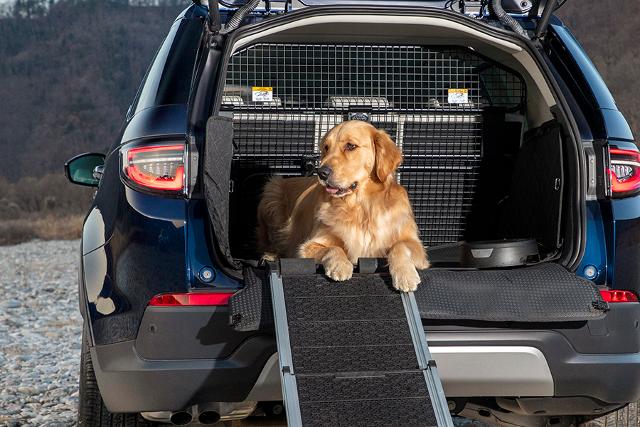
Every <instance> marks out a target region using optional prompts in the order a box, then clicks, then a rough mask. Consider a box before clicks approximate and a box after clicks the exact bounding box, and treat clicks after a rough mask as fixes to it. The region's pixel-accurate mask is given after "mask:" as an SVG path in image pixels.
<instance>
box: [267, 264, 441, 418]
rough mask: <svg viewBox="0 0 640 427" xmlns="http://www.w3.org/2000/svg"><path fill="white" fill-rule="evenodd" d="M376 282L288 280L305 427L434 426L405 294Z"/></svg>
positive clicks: (287, 295) (286, 288)
mask: <svg viewBox="0 0 640 427" xmlns="http://www.w3.org/2000/svg"><path fill="white" fill-rule="evenodd" d="M370 277H371V276H370V275H358V276H356V277H354V279H352V280H350V281H349V282H348V283H336V282H333V281H331V280H329V279H327V278H325V277H324V276H322V275H319V274H301V275H290V276H283V277H282V288H283V290H284V301H285V306H286V313H287V324H288V328H289V337H290V338H289V339H290V344H291V355H292V358H293V369H294V370H295V377H296V382H297V394H298V398H299V402H300V414H301V418H302V425H304V426H305V427H309V426H318V427H320V426H322V427H324V426H349V427H351V426H363V427H364V426H367V427H368V426H385V427H386V426H398V427H400V426H435V425H436V419H435V414H434V412H433V407H432V404H431V398H430V395H429V391H428V390H427V386H426V383H425V376H424V374H423V372H422V370H420V367H419V363H418V360H417V357H416V351H415V349H414V346H413V341H412V337H411V332H410V329H409V323H408V322H407V317H406V314H405V309H404V306H403V302H402V299H401V297H400V294H399V293H398V292H396V291H394V290H392V289H391V288H390V286H389V282H388V281H387V280H370ZM376 277H377V278H378V279H380V276H376ZM265 286H267V285H266V284H265ZM385 325H386V326H385ZM378 327H380V330H378ZM381 334H382V336H381Z"/></svg>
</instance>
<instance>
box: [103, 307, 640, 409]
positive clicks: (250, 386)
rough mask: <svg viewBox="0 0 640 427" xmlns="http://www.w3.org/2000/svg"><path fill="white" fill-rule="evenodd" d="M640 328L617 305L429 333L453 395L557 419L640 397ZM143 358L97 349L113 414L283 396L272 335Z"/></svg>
mask: <svg viewBox="0 0 640 427" xmlns="http://www.w3.org/2000/svg"><path fill="white" fill-rule="evenodd" d="M183 315H184V316H185V317H184V318H183V319H182V321H181V322H179V325H177V326H176V327H179V328H180V329H181V330H182V331H189V330H198V329H200V328H202V327H203V325H202V324H201V322H202V319H201V318H200V316H198V315H195V314H193V315H191V316H190V315H189V314H187V313H183ZM190 317H192V318H193V324H192V325H191V324H190V320H189V318H190ZM638 321H640V304H628V305H626V307H622V305H618V307H616V306H615V305H614V306H612V310H611V311H610V312H609V313H608V315H607V316H606V318H605V319H602V320H597V321H589V322H583V323H579V324H576V323H571V324H562V325H558V324H556V325H555V326H556V329H554V330H551V329H548V328H549V326H550V324H546V325H543V326H545V328H543V327H542V325H537V326H540V327H539V328H538V327H536V328H535V329H534V327H533V326H531V325H530V326H529V328H528V329H525V328H521V329H515V326H514V327H513V328H506V327H505V328H492V329H488V328H487V325H486V324H485V325H483V327H480V326H477V325H476V326H470V325H467V326H461V325H457V326H453V325H427V326H426V328H425V329H426V330H427V338H428V340H429V345H430V348H431V350H432V353H433V355H434V358H435V359H436V361H437V363H438V367H439V371H440V375H441V377H442V380H443V385H444V388H445V392H446V394H447V396H448V397H466V398H472V397H483V396H484V397H520V398H527V397H536V398H564V399H553V400H554V405H555V406H554V408H555V409H554V410H555V411H556V412H558V413H562V412H564V411H568V412H567V413H572V414H576V415H577V414H585V415H586V414H592V413H593V411H594V410H597V409H598V408H605V409H606V407H609V406H611V405H618V406H619V405H620V404H625V403H628V402H633V401H636V400H639V399H640V350H639V349H638V339H639V338H638V337H640V334H638V330H637V326H636V325H637V324H638ZM170 323H174V324H175V322H170ZM215 326H216V327H223V325H215ZM224 326H226V325H224ZM534 326H535V325H534ZM168 327H169V324H166V326H165V328H168ZM560 327H561V328H560ZM159 330H162V329H161V328H160V329H159ZM140 331H144V329H143V328H141V329H140ZM141 333H142V332H140V333H139V336H138V344H140V343H141V339H142V338H141V336H140V335H141ZM156 333H157V332H156ZM168 336H173V335H171V334H170V335H168ZM194 339H196V338H195V337H194ZM209 344H210V343H209ZM171 346H172V344H171V343H170V342H168V341H165V342H164V343H163V347H165V348H169V347H171ZM140 350H142V347H141V348H140V349H138V348H137V347H136V341H125V342H121V343H117V344H110V345H99V346H95V347H93V348H92V352H91V356H92V361H93V364H94V368H95V371H96V376H97V380H98V386H99V387H100V391H101V393H102V395H103V399H104V400H105V403H106V404H107V407H108V408H109V409H110V410H111V411H113V412H141V411H172V410H174V411H177V410H181V409H184V408H186V407H189V406H191V405H194V404H200V403H207V402H240V401H244V400H255V401H264V400H281V398H282V397H281V394H280V386H279V381H280V378H279V369H278V364H277V362H276V358H274V357H272V356H273V355H274V353H275V352H276V346H275V340H274V338H273V337H272V336H270V335H251V336H248V337H246V339H244V340H243V341H242V342H241V344H239V345H238V346H237V347H236V348H235V350H233V351H232V352H230V353H229V354H228V355H227V356H225V357H224V358H220V359H207V358H202V356H203V355H204V354H202V353H201V354H200V358H197V357H191V358H188V359H187V358H178V357H176V358H172V357H169V356H170V354H172V353H174V350H171V351H167V353H166V354H165V355H164V356H163V357H162V359H160V358H158V359H156V360H152V359H150V358H149V354H146V355H145V357H146V358H145V357H143V356H141V351H140ZM196 353H199V351H198V352H195V353H194V355H195V354H196ZM576 396H581V397H583V398H587V399H589V400H590V401H592V402H594V403H593V405H591V407H588V405H587V406H585V407H586V408H587V409H576V406H575V401H574V400H572V399H568V398H569V397H576ZM559 402H566V406H567V408H564V407H562V405H563V403H559ZM558 405H560V407H559V406H558ZM571 411H573V412H571Z"/></svg>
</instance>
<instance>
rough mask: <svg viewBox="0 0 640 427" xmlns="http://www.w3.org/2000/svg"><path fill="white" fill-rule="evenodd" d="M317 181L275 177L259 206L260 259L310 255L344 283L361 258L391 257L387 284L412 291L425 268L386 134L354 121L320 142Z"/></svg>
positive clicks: (397, 161)
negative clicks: (390, 282) (388, 282)
mask: <svg viewBox="0 0 640 427" xmlns="http://www.w3.org/2000/svg"><path fill="white" fill-rule="evenodd" d="M320 150H321V153H322V154H321V161H320V166H319V168H318V176H317V177H300V178H288V179H283V178H282V177H278V176H276V177H273V178H272V179H271V180H270V181H269V182H268V183H267V184H266V185H265V188H264V192H263V195H262V199H261V201H260V204H259V206H258V230H257V233H258V236H257V237H258V249H259V250H261V251H263V253H265V258H271V259H273V258H275V257H301V258H314V259H315V260H316V262H318V263H320V264H322V265H323V266H324V270H325V273H326V275H327V276H328V277H330V278H331V279H333V280H337V281H342V280H348V279H350V278H351V276H352V275H353V265H354V263H356V262H357V260H358V258H360V257H371V258H379V257H386V258H388V260H389V272H390V273H391V279H392V282H393V286H394V287H395V288H396V289H398V290H400V291H404V292H409V291H414V290H415V289H416V287H417V286H418V284H419V283H420V276H419V275H418V272H417V270H416V269H424V268H428V267H429V262H428V261H427V255H426V253H425V249H424V247H423V245H422V242H421V241H420V238H419V237H418V227H417V225H416V222H415V219H414V217H413V211H412V210H411V204H410V203H409V197H408V196H407V192H406V190H405V189H404V188H403V187H402V186H401V185H399V184H398V183H397V182H396V179H395V171H396V169H397V168H398V166H399V165H400V163H401V162H402V153H401V152H400V150H399V149H398V147H396V145H395V144H394V142H393V140H392V139H391V138H390V137H389V135H387V133H386V132H384V131H382V130H378V129H376V128H375V127H374V126H372V125H371V124H369V123H366V122H363V121H359V120H352V121H346V122H343V123H341V124H339V125H337V126H335V127H334V128H333V129H331V130H330V131H329V132H328V133H327V134H326V135H325V136H324V138H323V139H322V143H321V147H320Z"/></svg>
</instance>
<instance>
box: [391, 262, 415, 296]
mask: <svg viewBox="0 0 640 427" xmlns="http://www.w3.org/2000/svg"><path fill="white" fill-rule="evenodd" d="M391 281H392V282H393V287H394V288H396V289H397V290H399V291H401V292H413V291H415V290H416V289H418V285H419V284H420V275H418V271H417V270H416V269H415V267H414V266H412V265H409V266H405V267H402V268H395V269H392V270H391Z"/></svg>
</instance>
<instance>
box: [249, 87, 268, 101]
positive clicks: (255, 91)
mask: <svg viewBox="0 0 640 427" xmlns="http://www.w3.org/2000/svg"><path fill="white" fill-rule="evenodd" d="M251 100H252V101H253V102H267V101H273V88H272V87H270V86H253V87H252V88H251Z"/></svg>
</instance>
